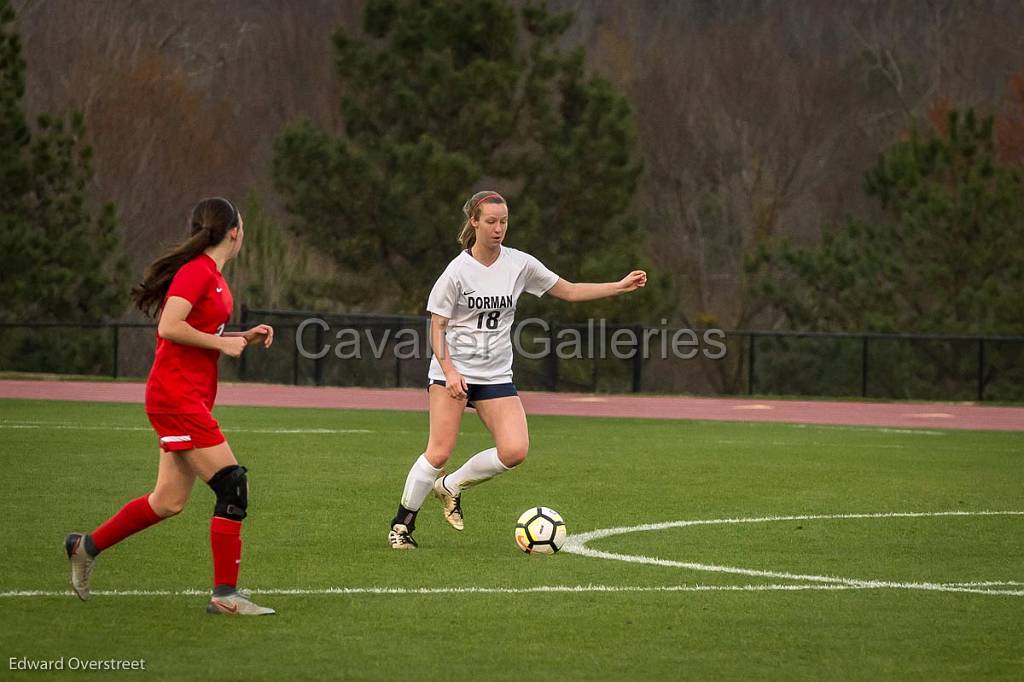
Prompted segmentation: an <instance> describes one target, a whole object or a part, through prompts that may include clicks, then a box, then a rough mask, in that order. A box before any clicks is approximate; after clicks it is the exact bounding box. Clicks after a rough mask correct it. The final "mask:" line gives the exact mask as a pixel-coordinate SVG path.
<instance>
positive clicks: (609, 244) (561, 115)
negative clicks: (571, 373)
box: [274, 0, 668, 319]
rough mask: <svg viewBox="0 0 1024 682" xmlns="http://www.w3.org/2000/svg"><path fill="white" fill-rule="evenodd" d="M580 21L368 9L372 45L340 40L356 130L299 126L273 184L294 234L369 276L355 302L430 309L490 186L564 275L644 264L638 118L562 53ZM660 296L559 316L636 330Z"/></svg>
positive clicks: (401, 5)
mask: <svg viewBox="0 0 1024 682" xmlns="http://www.w3.org/2000/svg"><path fill="white" fill-rule="evenodd" d="M570 21H571V17H570V16H569V15H566V14H558V15H554V14H551V13H549V12H548V11H547V9H546V8H545V7H544V6H543V5H537V4H534V3H527V4H526V5H525V6H524V7H523V8H521V9H517V8H515V7H514V6H513V5H512V4H510V3H508V2H506V1H504V0H453V1H445V2H439V1H434V2H420V1H412V0H370V2H369V3H368V4H367V8H366V14H365V19H364V30H365V33H366V37H365V39H356V38H353V37H351V36H349V35H347V34H345V33H344V32H339V33H338V34H336V36H335V39H334V43H335V48H336V52H337V70H338V74H339V76H340V77H341V79H342V80H343V82H344V91H345V96H344V98H343V101H342V115H343V119H344V121H345V131H344V134H343V135H341V136H332V135H330V134H328V133H327V132H324V131H323V130H319V129H317V128H316V127H314V126H313V125H311V124H310V123H308V122H303V123H298V124H296V125H293V126H291V127H290V128H288V129H287V130H286V131H285V132H284V133H283V134H282V135H281V136H280V137H279V139H278V140H277V142H276V148H275V159H274V178H275V183H276V186H277V188H278V189H279V190H280V191H281V192H282V194H283V195H284V196H285V197H286V200H287V207H288V209H289V210H290V211H291V212H292V213H293V214H294V215H296V216H297V217H298V223H297V225H296V227H297V229H298V231H299V232H300V233H301V234H304V235H306V236H308V237H309V238H310V239H312V240H314V242H315V243H319V244H322V245H323V246H324V248H325V249H326V250H327V251H328V252H329V253H330V254H331V255H332V256H333V257H334V258H335V259H336V260H337V262H338V263H339V264H340V265H341V266H342V267H343V268H345V269H347V270H349V271H350V272H355V273H359V274H360V275H361V276H360V278H359V281H361V282H363V283H364V285H365V288H364V289H363V290H362V291H352V292H350V295H351V296H358V297H359V298H360V300H367V298H369V300H371V301H373V302H375V303H377V304H378V305H380V304H382V303H383V304H385V305H390V306H392V309H394V310H396V311H403V312H410V313H422V312H423V309H424V306H425V302H426V297H427V293H428V292H429V289H430V287H431V285H432V284H433V282H434V280H435V279H436V278H437V276H438V275H439V274H440V272H441V270H442V269H443V268H444V266H445V265H446V264H447V262H448V261H449V260H451V258H453V257H454V256H455V255H456V254H457V253H458V248H459V246H458V244H457V242H456V237H457V236H458V231H459V227H460V226H461V224H462V220H463V216H462V214H461V211H460V208H461V205H462V202H463V201H465V199H466V198H467V197H468V196H469V195H470V194H471V193H472V192H473V191H474V190H478V189H483V188H488V189H497V190H498V191H501V192H502V193H503V194H504V195H505V196H506V198H507V199H508V201H509V207H510V227H509V233H508V237H507V239H506V243H507V244H508V245H509V246H512V247H516V248H520V249H523V250H526V251H529V252H531V253H533V254H534V255H536V256H537V257H538V258H540V259H541V260H542V261H544V262H545V264H546V265H548V267H550V268H551V269H553V270H554V271H555V272H558V273H559V274H560V275H562V276H563V277H565V278H567V279H570V280H576V281H594V280H598V281H604V280H609V279H618V278H619V277H621V276H622V275H624V274H626V273H627V272H628V271H629V270H630V269H632V268H634V267H638V266H642V265H643V259H642V250H643V248H642V247H643V244H642V242H643V239H642V235H641V233H640V230H639V228H638V225H637V222H636V220H635V218H634V217H633V216H632V213H631V212H630V204H631V201H632V197H633V194H634V191H635V189H636V185H637V179H638V176H639V173H640V164H639V162H638V161H637V159H636V155H635V151H634V146H635V143H634V133H633V127H632V120H631V114H630V110H629V107H628V105H627V103H626V101H625V99H624V98H623V97H622V96H620V95H618V94H616V93H615V92H614V91H613V90H612V88H611V86H610V85H609V84H608V83H607V82H605V81H604V80H602V79H600V78H597V77H594V76H590V75H587V74H586V73H585V71H584V68H583V54H582V52H580V51H574V52H569V53H565V52H562V51H560V50H558V49H557V47H556V42H557V40H558V38H559V37H560V36H561V35H562V34H563V33H564V31H565V30H566V29H567V28H568V26H569V25H570ZM659 283H660V284H661V286H659ZM655 290H657V291H655ZM664 290H665V287H664V282H663V281H660V280H655V282H654V283H652V284H651V285H649V288H648V291H646V292H644V293H642V294H639V295H634V296H632V297H630V298H629V300H628V302H627V301H626V299H612V300H609V301H605V302H603V303H598V304H590V305H589V306H586V307H583V306H581V307H577V308H576V310H575V311H574V310H573V309H571V308H567V307H561V308H559V310H558V313H557V315H558V316H559V317H560V318H562V319H565V318H566V317H568V316H570V315H573V314H575V315H581V316H588V315H598V314H604V315H608V316H611V317H617V318H619V319H637V318H638V317H642V316H644V315H653V314H654V312H653V311H654V310H655V309H658V310H661V309H664V308H665V307H666V306H667V305H668V302H667V301H665V298H666V297H664V296H661V297H660V298H659V296H658V293H662V294H663V293H664Z"/></svg>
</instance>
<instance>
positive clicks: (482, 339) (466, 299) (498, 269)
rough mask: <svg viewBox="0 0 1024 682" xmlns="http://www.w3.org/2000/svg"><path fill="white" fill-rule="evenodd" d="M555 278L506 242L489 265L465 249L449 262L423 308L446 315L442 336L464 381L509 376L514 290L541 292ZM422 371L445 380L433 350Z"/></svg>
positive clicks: (505, 380)
mask: <svg viewBox="0 0 1024 682" xmlns="http://www.w3.org/2000/svg"><path fill="white" fill-rule="evenodd" d="M557 281H558V275H556V274H555V273H553V272H551V271H550V270H548V269H547V268H546V267H544V264H543V263H541V262H540V261H539V260H537V259H536V258H534V257H533V256H531V255H530V254H528V253H523V252H522V251H518V250H516V249H510V248H508V247H505V246H502V247H501V251H500V252H499V254H498V258H497V260H495V261H494V262H493V263H492V264H491V265H490V266H486V265H484V264H483V263H481V262H480V261H478V260H477V259H475V258H473V256H471V255H470V254H469V252H468V251H463V252H462V253H460V254H459V255H458V256H456V257H455V259H454V260H452V262H451V263H449V264H448V267H447V268H445V269H444V272H442V273H441V276H440V277H439V278H438V279H437V282H436V283H435V284H434V288H433V289H432V290H431V292H430V298H429V299H428V300H427V310H428V311H429V312H431V313H435V314H437V315H441V316H442V317H447V318H448V320H449V322H448V329H447V332H446V336H445V340H446V341H447V344H448V349H449V351H450V352H451V357H452V363H453V364H454V365H455V369H457V370H459V374H461V375H462V376H463V377H464V378H465V379H466V383H469V384H505V383H508V382H510V381H512V323H513V322H514V321H515V313H516V302H517V301H518V300H519V295H520V294H521V293H523V292H524V291H525V292H527V293H530V294H533V295H534V296H537V297H540V296H543V295H544V293H545V292H546V291H547V290H548V289H550V288H551V287H553V286H554V285H555V283H556V282H557ZM427 376H428V377H429V378H430V379H432V380H433V379H440V380H442V381H443V380H444V371H442V369H441V364H440V363H439V362H438V361H437V356H436V355H434V357H433V358H431V360H430V372H429V373H428V375H427Z"/></svg>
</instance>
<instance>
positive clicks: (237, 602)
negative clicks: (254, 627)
mask: <svg viewBox="0 0 1024 682" xmlns="http://www.w3.org/2000/svg"><path fill="white" fill-rule="evenodd" d="M250 596H251V595H250V594H249V593H248V592H246V591H245V590H236V591H235V592H232V593H231V594H226V595H224V596H222V597H217V596H213V597H210V603H209V604H207V605H206V612H207V613H223V614H227V615H229V616H272V615H274V613H276V611H274V609H268V608H267V607H266V606H260V605H258V604H256V603H254V602H253V601H252V599H250V598H249V597H250Z"/></svg>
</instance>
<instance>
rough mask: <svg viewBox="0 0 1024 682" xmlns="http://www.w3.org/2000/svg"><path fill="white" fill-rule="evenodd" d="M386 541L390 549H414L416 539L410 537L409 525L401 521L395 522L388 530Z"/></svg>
mask: <svg viewBox="0 0 1024 682" xmlns="http://www.w3.org/2000/svg"><path fill="white" fill-rule="evenodd" d="M388 543H390V544H391V549H416V547H417V546H418V545H417V544H416V541H415V540H413V539H412V534H411V533H410V532H409V527H408V526H406V525H405V524H403V523H396V524H395V525H393V526H391V530H390V531H388Z"/></svg>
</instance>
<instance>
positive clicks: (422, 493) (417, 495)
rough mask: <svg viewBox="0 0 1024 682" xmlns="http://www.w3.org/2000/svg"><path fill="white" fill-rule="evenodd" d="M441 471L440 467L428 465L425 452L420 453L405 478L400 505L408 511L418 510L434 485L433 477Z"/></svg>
mask: <svg viewBox="0 0 1024 682" xmlns="http://www.w3.org/2000/svg"><path fill="white" fill-rule="evenodd" d="M439 473H441V470H440V469H435V468H434V467H432V466H430V462H428V461H427V455H426V453H424V454H422V455H420V456H419V457H418V458H417V459H416V461H415V462H413V465H412V468H411V469H409V475H408V476H407V477H406V479H405V490H403V491H402V506H403V507H405V508H406V509H408V510H409V511H419V509H420V507H422V506H423V500H425V499H427V495H429V494H430V491H431V489H432V488H433V487H434V479H435V478H437V475H438V474H439Z"/></svg>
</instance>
